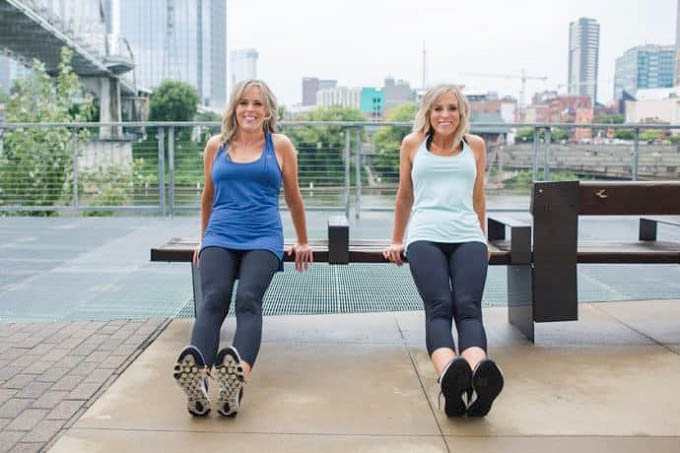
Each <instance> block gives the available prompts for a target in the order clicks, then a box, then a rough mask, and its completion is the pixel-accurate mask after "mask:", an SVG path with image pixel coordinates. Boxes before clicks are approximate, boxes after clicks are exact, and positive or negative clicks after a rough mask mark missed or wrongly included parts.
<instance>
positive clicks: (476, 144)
mask: <svg viewBox="0 0 680 453" xmlns="http://www.w3.org/2000/svg"><path fill="white" fill-rule="evenodd" d="M467 138H468V143H469V145H470V148H471V149H472V152H473V153H474V155H475V163H476V164H477V177H476V178H475V186H474V189H473V192H472V205H473V208H474V210H475V212H476V213H477V217H478V218H479V226H480V227H481V228H482V233H484V237H486V196H485V195H484V175H485V172H486V145H485V144H484V140H483V139H482V138H480V137H478V136H476V135H468V136H467Z"/></svg>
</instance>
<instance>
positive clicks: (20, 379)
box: [3, 374, 36, 389]
mask: <svg viewBox="0 0 680 453" xmlns="http://www.w3.org/2000/svg"><path fill="white" fill-rule="evenodd" d="M35 377H36V376H35V374H17V375H15V376H14V377H12V379H10V380H9V381H7V382H5V384H4V385H3V387H4V388H7V389H23V388H24V387H26V386H27V385H28V384H30V383H31V382H33V381H34V380H35Z"/></svg>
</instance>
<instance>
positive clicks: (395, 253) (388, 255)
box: [383, 242, 404, 266]
mask: <svg viewBox="0 0 680 453" xmlns="http://www.w3.org/2000/svg"><path fill="white" fill-rule="evenodd" d="M383 256H384V257H385V259H387V260H389V261H390V262H391V263H394V264H396V265H397V266H401V265H402V264H404V259H403V256H404V243H403V242H393V243H391V244H390V245H389V247H387V248H385V250H383Z"/></svg>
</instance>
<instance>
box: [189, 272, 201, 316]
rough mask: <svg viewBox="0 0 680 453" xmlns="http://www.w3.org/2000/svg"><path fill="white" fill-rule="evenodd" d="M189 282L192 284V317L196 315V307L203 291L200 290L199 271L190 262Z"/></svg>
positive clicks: (199, 302)
mask: <svg viewBox="0 0 680 453" xmlns="http://www.w3.org/2000/svg"><path fill="white" fill-rule="evenodd" d="M191 282H192V283H193V286H194V317H196V313H197V312H198V307H199V306H200V304H201V302H203V291H202V290H201V273H200V272H199V271H198V266H197V265H195V264H194V263H191Z"/></svg>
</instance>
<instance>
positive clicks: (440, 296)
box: [408, 241, 488, 355]
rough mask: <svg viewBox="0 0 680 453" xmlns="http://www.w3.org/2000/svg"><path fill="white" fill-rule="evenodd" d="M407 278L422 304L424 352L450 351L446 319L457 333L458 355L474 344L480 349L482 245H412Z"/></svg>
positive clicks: (483, 341) (450, 336)
mask: <svg viewBox="0 0 680 453" xmlns="http://www.w3.org/2000/svg"><path fill="white" fill-rule="evenodd" d="M408 261H409V267H410V269H411V275H413V280H414V282H415V284H416V287H417V288H418V292H419V293H420V297H422V299H423V304H424V306H425V318H426V320H425V343H426V346H427V352H428V353H429V354H430V355H431V354H432V352H434V351H436V350H437V349H439V348H450V349H453V350H454V351H455V350H456V347H455V343H454V341H453V334H452V332H451V327H452V320H455V322H456V330H457V331H458V347H459V352H463V351H465V350H466V349H467V348H470V347H472V346H477V347H479V348H482V349H483V350H484V351H486V346H487V345H486V333H485V331H484V326H483V325H482V294H483V292H484V283H485V282H486V271H487V267H488V257H487V248H486V244H483V243H482V242H463V243H439V242H428V241H416V242H413V243H411V244H410V245H409V246H408Z"/></svg>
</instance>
